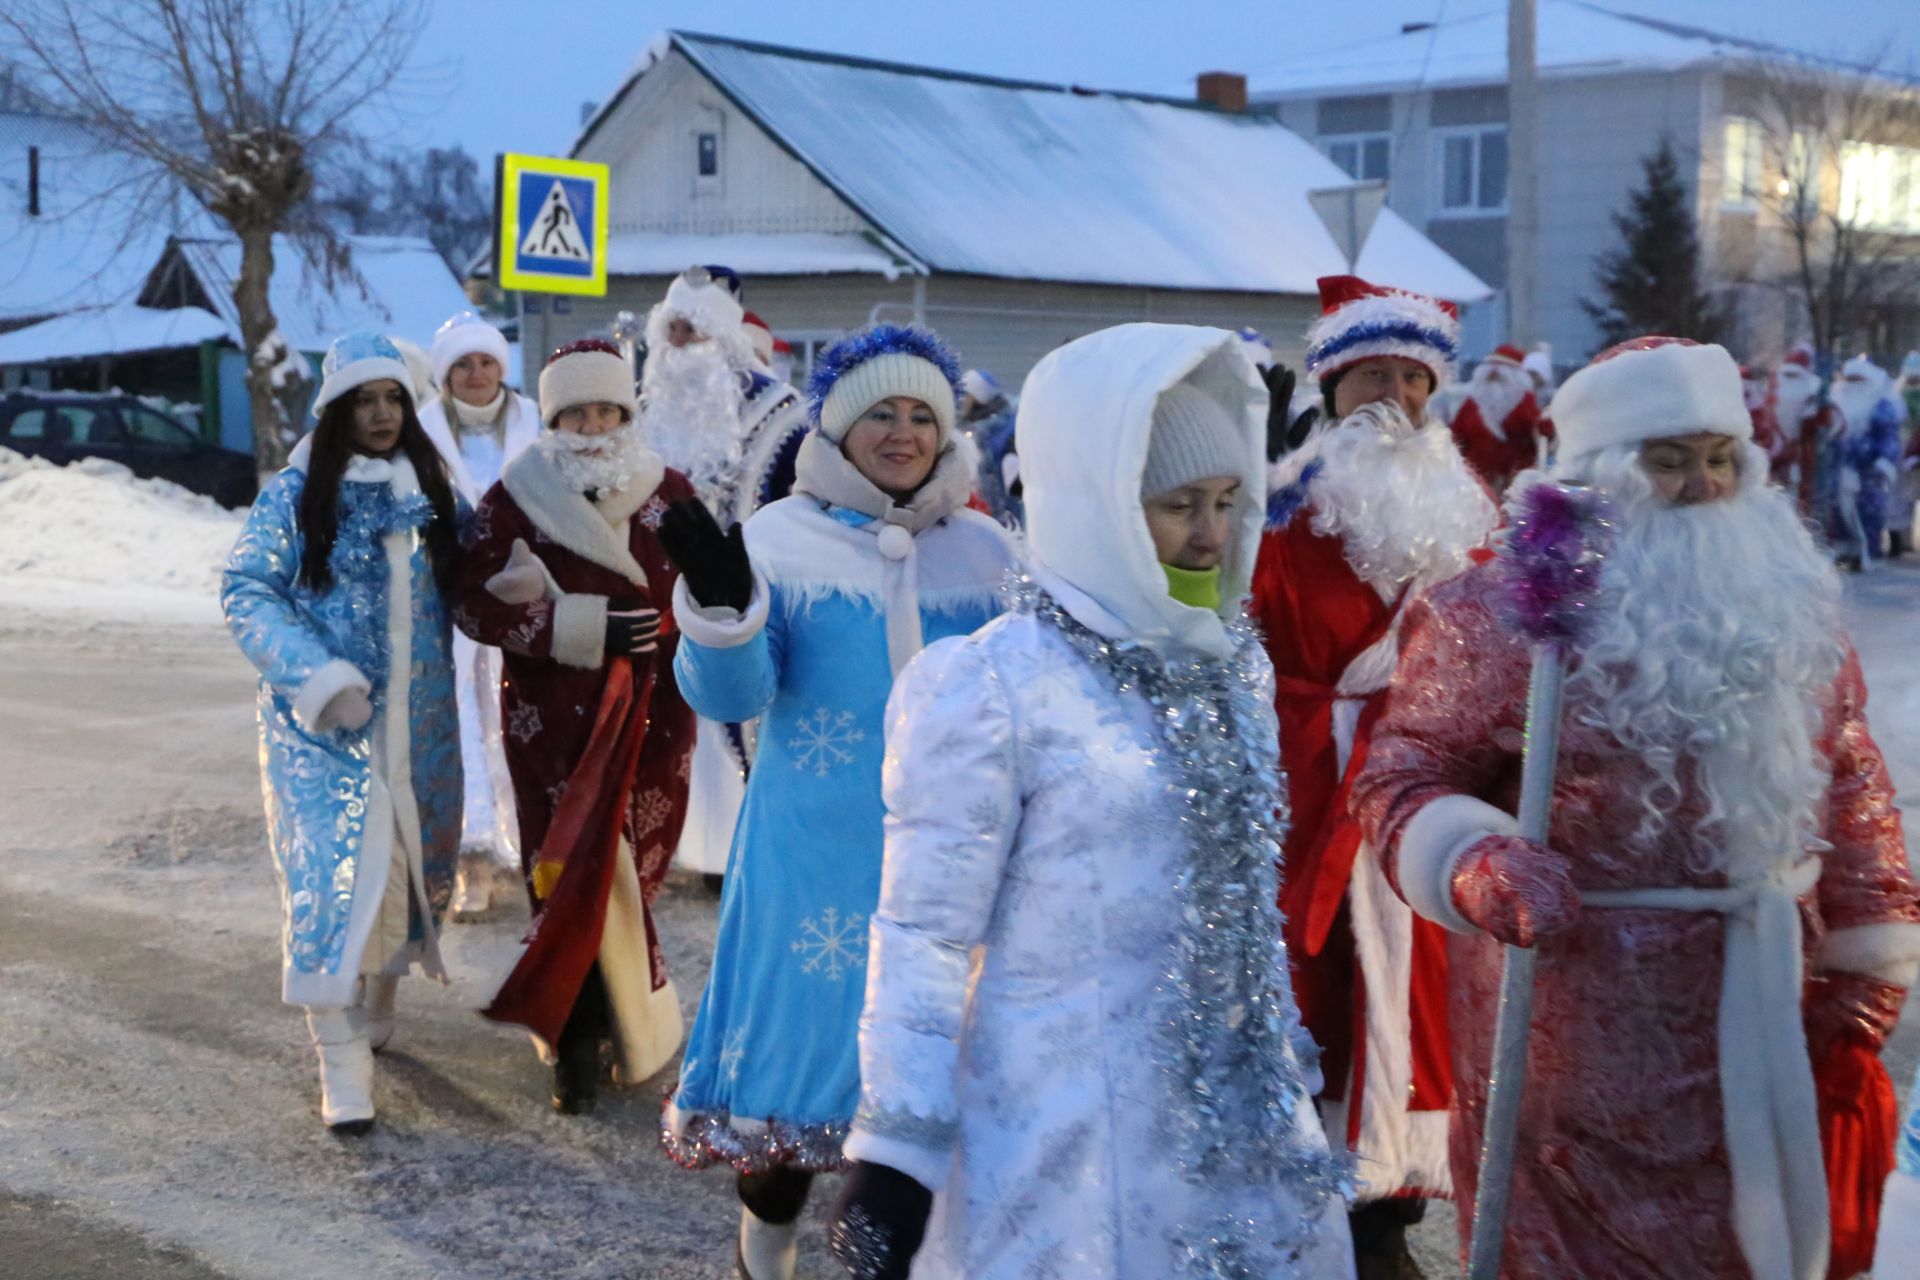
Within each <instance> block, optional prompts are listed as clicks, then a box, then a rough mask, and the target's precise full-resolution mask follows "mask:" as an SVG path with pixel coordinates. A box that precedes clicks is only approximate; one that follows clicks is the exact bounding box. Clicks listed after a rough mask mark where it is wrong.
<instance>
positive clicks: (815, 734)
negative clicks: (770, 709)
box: [787, 707, 867, 778]
mask: <svg viewBox="0 0 1920 1280" xmlns="http://www.w3.org/2000/svg"><path fill="white" fill-rule="evenodd" d="M793 723H794V736H793V737H791V738H788V739H787V750H789V751H792V752H794V753H795V755H794V758H793V767H794V768H796V769H812V770H813V775H814V777H816V778H824V777H826V776H827V773H828V772H829V771H830V770H831V769H832V768H833V767H834V766H835V765H842V764H852V763H853V751H852V750H851V748H852V746H853V744H854V743H856V742H859V741H860V740H862V739H863V738H865V737H866V736H867V733H866V730H864V729H856V728H854V727H853V712H851V711H841V712H833V711H829V710H827V709H826V708H825V707H821V708H820V709H819V710H817V711H815V712H814V713H813V714H812V715H811V716H802V717H801V718H800V719H798V720H796V721H794V722H793Z"/></svg>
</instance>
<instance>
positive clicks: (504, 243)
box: [494, 154, 609, 298]
mask: <svg viewBox="0 0 1920 1280" xmlns="http://www.w3.org/2000/svg"><path fill="white" fill-rule="evenodd" d="M495 175H496V182H495V188H494V189H495V190H496V191H497V192H498V193H499V197H498V201H497V203H498V205H499V216H498V217H497V218H496V219H495V226H494V261H495V262H496V263H497V264H498V265H499V269H500V282H499V283H500V287H501V288H502V289H516V290H524V291H527V292H532V293H573V294H584V295H587V296H590V297H595V298H599V297H604V296H606V292H607V189H608V185H609V181H608V170H607V166H606V165H604V164H590V163H588V162H587V161H584V160H559V159H554V158H551V157H547V156H522V155H512V154H508V155H503V156H501V157H500V163H499V165H498V166H497V168H496V170H495Z"/></svg>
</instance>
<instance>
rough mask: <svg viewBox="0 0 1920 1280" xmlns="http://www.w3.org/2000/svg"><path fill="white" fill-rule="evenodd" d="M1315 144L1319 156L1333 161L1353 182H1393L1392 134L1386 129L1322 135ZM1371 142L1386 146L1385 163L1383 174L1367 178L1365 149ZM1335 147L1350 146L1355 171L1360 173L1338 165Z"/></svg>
mask: <svg viewBox="0 0 1920 1280" xmlns="http://www.w3.org/2000/svg"><path fill="white" fill-rule="evenodd" d="M1316 142H1317V145H1318V146H1319V148H1320V154H1321V155H1323V156H1325V157H1326V158H1327V159H1329V160H1333V162H1334V163H1335V164H1336V165H1340V169H1341V170H1342V171H1343V172H1345V173H1346V175H1347V176H1348V177H1349V178H1351V179H1353V180H1354V181H1355V182H1388V183H1390V182H1392V181H1393V134H1392V132H1391V131H1389V130H1386V129H1368V130H1364V131H1362V132H1359V133H1323V134H1321V135H1320V136H1319V138H1318V139H1317V140H1316ZM1371 142H1380V143H1385V144H1386V148H1387V163H1386V171H1385V172H1384V173H1380V174H1375V175H1371V176H1369V175H1368V174H1367V173H1366V172H1365V169H1366V157H1367V150H1366V149H1367V144H1368V143H1371ZM1337 146H1350V147H1352V148H1353V149H1354V162H1355V169H1358V170H1360V172H1355V171H1354V170H1350V169H1348V168H1347V167H1346V166H1345V165H1343V164H1340V162H1339V161H1338V160H1334V156H1333V148H1335V147H1337Z"/></svg>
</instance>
